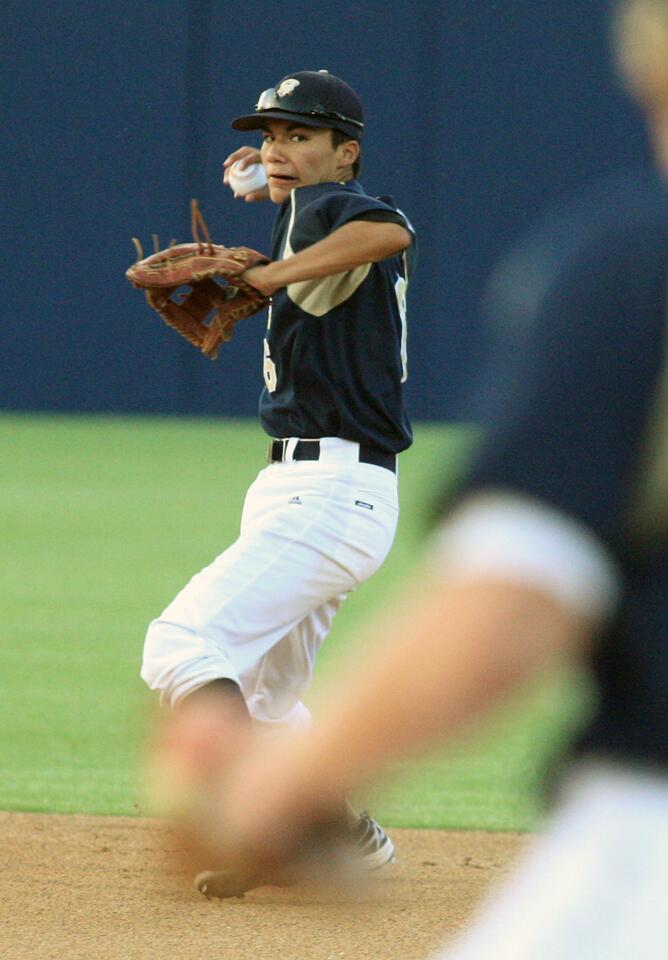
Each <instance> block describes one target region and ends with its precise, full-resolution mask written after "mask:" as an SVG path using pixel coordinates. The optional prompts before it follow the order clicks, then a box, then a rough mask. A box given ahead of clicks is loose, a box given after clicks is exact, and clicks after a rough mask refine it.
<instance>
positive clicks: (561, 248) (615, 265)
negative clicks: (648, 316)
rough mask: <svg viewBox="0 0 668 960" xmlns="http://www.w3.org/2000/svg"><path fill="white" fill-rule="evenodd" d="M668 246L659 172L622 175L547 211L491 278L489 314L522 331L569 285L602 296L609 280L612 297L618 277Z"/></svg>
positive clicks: (665, 194) (666, 193) (667, 208)
mask: <svg viewBox="0 0 668 960" xmlns="http://www.w3.org/2000/svg"><path fill="white" fill-rule="evenodd" d="M666 240H668V188H667V187H666V185H665V184H664V183H663V182H662V181H661V180H660V179H659V178H658V177H657V175H656V174H655V173H654V172H653V171H648V170H640V171H632V172H629V171H623V172H621V173H620V172H618V173H616V174H614V175H612V176H610V177H607V178H605V179H603V180H601V181H598V182H597V183H595V184H593V185H590V186H589V187H588V188H587V189H586V190H585V191H582V192H580V193H578V194H576V195H575V196H573V197H571V199H570V201H568V202H566V203H564V202H562V203H561V204H560V205H559V206H556V207H554V208H552V209H551V210H550V209H548V210H547V212H546V213H545V214H544V216H543V217H542V218H540V219H539V220H538V221H537V222H536V224H535V225H534V227H533V228H532V229H531V230H530V231H529V232H527V233H526V234H524V236H523V237H522V239H521V240H520V241H519V242H518V243H516V244H514V245H513V246H511V247H510V248H509V250H508V251H507V253H506V254H505V255H504V256H503V257H502V258H501V259H500V260H499V262H498V264H497V266H496V268H495V270H494V271H493V273H492V276H491V277H490V280H489V283H488V285H487V288H486V292H485V296H484V299H483V312H484V313H485V314H486V315H487V316H488V318H489V319H490V320H492V321H493V323H495V324H496V322H498V321H499V320H501V321H503V318H504V316H505V317H506V318H508V319H509V321H512V325H513V326H514V327H515V328H518V327H521V326H524V325H525V324H527V323H530V322H532V321H533V320H534V319H535V317H536V315H537V314H538V313H539V312H540V310H541V305H542V304H543V303H545V301H546V299H547V298H548V297H549V295H550V292H551V291H553V290H555V289H557V288H558V287H564V286H568V284H569V282H570V280H576V281H577V283H578V285H579V287H580V292H581V293H582V292H583V290H584V289H586V287H587V286H589V287H593V286H595V285H596V286H598V289H600V285H601V283H604V282H605V275H606V274H607V275H609V276H610V283H611V286H610V289H611V291H612V290H615V289H617V290H618V289H619V279H620V278H619V270H620V269H621V268H622V267H623V266H625V265H626V264H628V263H629V261H630V260H633V259H636V260H637V259H641V260H642V259H644V260H645V262H646V263H649V260H648V258H647V250H648V249H650V248H654V249H655V251H657V254H658V256H660V255H661V252H660V248H661V246H662V244H663V243H665V242H666ZM667 268H668V261H667ZM583 274H584V275H586V276H584V275H583ZM627 275H628V271H627ZM583 281H584V286H583Z"/></svg>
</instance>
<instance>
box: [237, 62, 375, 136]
mask: <svg viewBox="0 0 668 960" xmlns="http://www.w3.org/2000/svg"><path fill="white" fill-rule="evenodd" d="M297 118H299V123H300V124H301V125H303V126H305V127H331V128H334V129H335V130H341V131H343V133H345V134H346V135H347V136H349V137H350V138H351V140H361V139H362V132H363V130H364V114H363V112H362V104H361V102H360V99H359V97H358V96H357V94H356V93H355V91H354V90H353V88H352V87H350V86H348V84H347V83H345V82H344V81H343V80H340V79H339V77H335V76H334V74H332V73H328V72H327V70H301V71H300V72H299V73H289V74H288V75H287V76H286V77H283V79H282V80H281V81H280V83H278V84H277V85H276V86H275V87H269V89H268V90H265V91H264V92H263V93H261V94H260V98H259V100H258V102H257V104H256V106H255V113H250V114H248V115H247V116H244V117H237V119H236V120H233V121H232V126H233V127H234V129H235V130H258V129H260V128H261V127H263V126H264V125H265V123H266V121H267V120H295V119H297Z"/></svg>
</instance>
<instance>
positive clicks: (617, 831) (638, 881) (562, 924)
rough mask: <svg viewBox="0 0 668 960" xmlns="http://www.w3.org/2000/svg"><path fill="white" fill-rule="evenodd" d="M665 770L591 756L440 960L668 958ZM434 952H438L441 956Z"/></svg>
mask: <svg viewBox="0 0 668 960" xmlns="http://www.w3.org/2000/svg"><path fill="white" fill-rule="evenodd" d="M667 891H668V773H667V774H664V775H661V774H659V773H656V774H648V773H645V772H639V771H635V770H632V769H630V768H618V767H615V766H613V765H611V764H610V765H608V764H593V763H592V764H586V765H584V764H583V765H582V767H581V768H580V769H579V770H578V771H577V772H575V773H574V774H573V775H572V777H571V779H570V781H569V783H568V785H567V788H566V792H565V794H564V798H563V800H562V802H561V804H560V805H559V807H558V809H557V810H556V812H555V814H554V816H553V817H552V819H551V820H550V821H549V822H548V824H547V827H546V830H545V832H544V834H542V835H540V836H539V837H537V838H536V839H535V841H534V843H533V846H532V847H531V848H530V849H529V851H528V853H527V854H526V855H525V856H524V857H523V858H522V860H521V861H520V862H519V863H518V864H517V865H516V866H515V868H514V873H513V874H512V875H511V877H510V879H509V880H507V881H506V883H505V884H502V886H501V888H500V889H499V890H498V891H497V892H496V893H495V894H492V895H491V897H490V900H489V902H488V903H487V904H486V905H483V907H482V910H481V912H480V913H479V915H478V916H477V918H474V920H473V922H472V924H471V926H470V928H469V929H468V931H467V932H466V933H465V934H464V935H463V937H462V938H461V939H460V940H458V941H456V943H455V944H454V945H453V946H451V947H450V948H449V949H445V950H444V951H443V952H442V953H439V954H438V955H437V956H438V958H439V960H666V958H667V957H668V908H667V905H666V896H667ZM434 960H436V958H434Z"/></svg>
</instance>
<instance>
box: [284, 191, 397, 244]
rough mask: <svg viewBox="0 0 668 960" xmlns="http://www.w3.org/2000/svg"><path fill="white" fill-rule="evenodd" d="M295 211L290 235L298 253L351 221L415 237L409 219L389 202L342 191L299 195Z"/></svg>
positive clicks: (300, 192)
mask: <svg viewBox="0 0 668 960" xmlns="http://www.w3.org/2000/svg"><path fill="white" fill-rule="evenodd" d="M297 203H298V208H297V212H296V217H295V220H294V225H293V228H292V231H291V246H292V249H293V250H294V251H295V252H297V251H299V250H302V249H304V248H305V247H307V246H309V245H311V244H313V243H316V242H317V241H318V240H321V239H323V238H324V237H326V236H328V235H329V234H330V233H333V232H334V231H335V230H338V229H339V227H343V226H345V224H347V223H350V222H351V221H353V220H371V221H374V222H377V223H397V224H399V226H402V227H405V228H406V229H407V230H408V231H409V232H410V233H411V235H412V236H413V237H414V236H415V231H414V229H413V226H412V224H411V222H410V220H409V219H408V217H407V216H406V215H405V214H404V213H402V212H401V211H400V210H398V209H397V208H396V207H395V206H394V205H393V203H392V201H391V198H389V197H387V198H378V197H370V196H367V195H366V194H365V193H363V192H358V191H353V190H348V189H345V188H340V189H330V190H327V191H325V192H318V191H317V188H306V189H305V190H303V191H298V200H297Z"/></svg>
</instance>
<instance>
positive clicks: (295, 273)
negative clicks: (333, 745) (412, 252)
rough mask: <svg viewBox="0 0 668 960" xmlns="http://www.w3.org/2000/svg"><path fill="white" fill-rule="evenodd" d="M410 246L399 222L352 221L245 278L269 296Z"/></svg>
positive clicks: (405, 231)
mask: <svg viewBox="0 0 668 960" xmlns="http://www.w3.org/2000/svg"><path fill="white" fill-rule="evenodd" d="M410 243H411V235H410V233H409V232H408V230H406V228H405V227H402V226H400V224H398V223H376V222H373V221H367V220H354V221H352V222H351V223H346V224H345V225H344V226H342V227H339V229H338V230H335V231H334V233H332V234H330V235H329V236H328V237H325V239H324V240H319V241H318V242H317V243H314V244H312V246H310V247H307V248H306V249H305V250H302V251H300V252H299V253H296V254H294V255H293V256H291V257H288V258H287V259H285V260H274V261H273V262H272V263H269V264H267V265H266V266H264V267H256V268H254V269H253V270H249V271H247V273H246V274H245V275H244V276H245V277H246V278H247V279H248V281H249V283H251V284H252V285H253V286H256V287H257V289H258V290H261V292H263V293H268V294H271V293H273V292H274V291H276V290H278V289H280V288H281V287H286V286H288V284H291V283H299V282H300V281H302V280H315V279H317V278H318V277H328V276H332V275H333V274H337V273H344V272H346V271H347V270H353V269H354V268H355V267H359V266H362V265H363V264H367V263H377V262H379V261H381V260H385V259H387V257H391V256H393V255H394V254H396V253H399V252H400V251H402V250H404V249H405V248H406V247H408V246H409V245H410Z"/></svg>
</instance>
